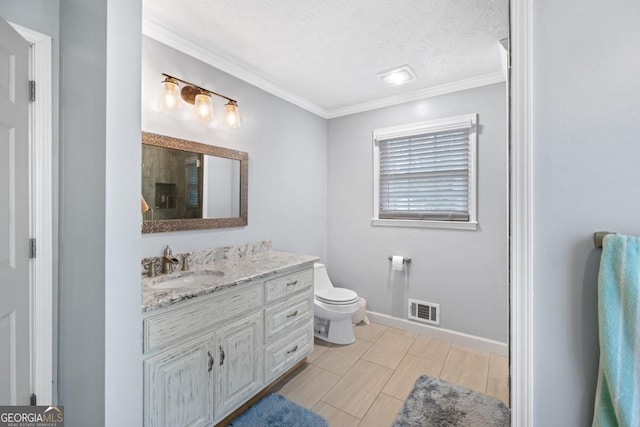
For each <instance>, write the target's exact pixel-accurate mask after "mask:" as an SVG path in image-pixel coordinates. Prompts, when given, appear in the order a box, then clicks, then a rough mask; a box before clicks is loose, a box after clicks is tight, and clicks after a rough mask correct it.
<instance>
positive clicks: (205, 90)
mask: <svg viewBox="0 0 640 427" xmlns="http://www.w3.org/2000/svg"><path fill="white" fill-rule="evenodd" d="M162 75H163V76H165V77H168V78H169V79H172V80H176V81H179V82H181V83H184V84H186V85H189V86H192V87H194V88H196V89H198V90H200V91H201V92H204V93H208V94H210V95H215V96H219V97H220V98H224V99H226V100H227V101H229V102H234V103H236V104H237V103H238V101H236V100H235V99H232V98H229V97H228V96H224V95H222V94H221V93H218V92H214V91H212V90H209V89H205V88H203V87H202V86H198V85H196V84H193V83H191V82H188V81H186V80H182V79H180V78H178V77H174V76H171V75H169V74H167V73H162Z"/></svg>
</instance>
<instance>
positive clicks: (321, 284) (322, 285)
mask: <svg viewBox="0 0 640 427" xmlns="http://www.w3.org/2000/svg"><path fill="white" fill-rule="evenodd" d="M327 288H333V284H331V280H329V275H328V274H327V268H326V267H325V266H324V264H320V263H318V262H316V263H315V264H313V289H314V291H317V290H319V289H327Z"/></svg>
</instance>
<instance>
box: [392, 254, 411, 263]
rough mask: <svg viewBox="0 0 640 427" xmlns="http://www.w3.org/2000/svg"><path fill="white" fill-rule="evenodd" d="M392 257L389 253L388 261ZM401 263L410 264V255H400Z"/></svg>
mask: <svg viewBox="0 0 640 427" xmlns="http://www.w3.org/2000/svg"><path fill="white" fill-rule="evenodd" d="M392 259H393V255H389V261H391V260H392ZM402 263H403V264H411V257H406V256H404V257H402Z"/></svg>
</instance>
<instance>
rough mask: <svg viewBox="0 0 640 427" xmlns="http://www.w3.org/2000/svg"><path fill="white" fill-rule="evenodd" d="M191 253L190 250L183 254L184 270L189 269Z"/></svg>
mask: <svg viewBox="0 0 640 427" xmlns="http://www.w3.org/2000/svg"><path fill="white" fill-rule="evenodd" d="M189 255H191V253H190V252H187V253H186V254H182V270H185V271H186V270H188V269H189Z"/></svg>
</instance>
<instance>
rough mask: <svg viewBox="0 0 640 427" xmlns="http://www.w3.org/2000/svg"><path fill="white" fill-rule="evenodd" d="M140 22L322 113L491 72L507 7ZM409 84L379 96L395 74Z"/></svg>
mask: <svg viewBox="0 0 640 427" xmlns="http://www.w3.org/2000/svg"><path fill="white" fill-rule="evenodd" d="M143 14H144V18H145V20H147V21H149V22H152V23H154V24H155V25H158V26H160V27H163V28H164V29H166V30H168V31H170V32H173V33H175V34H177V35H179V36H180V37H182V38H183V39H186V40H188V41H191V42H193V43H195V44H196V45H199V46H201V47H202V48H203V49H205V50H208V51H210V52H212V53H214V54H216V55H217V56H219V57H223V58H226V59H228V60H229V61H231V62H233V63H236V64H240V65H241V66H242V67H243V68H245V69H249V70H251V72H252V73H255V74H256V75H258V76H260V77H261V78H263V79H266V80H268V81H270V82H271V83H273V84H274V85H276V86H279V87H280V88H283V89H284V90H286V91H288V92H291V93H293V94H295V95H297V96H299V97H301V98H304V99H306V100H307V101H309V102H311V103H313V104H315V105H317V106H319V107H320V108H322V109H324V110H326V111H331V110H336V109H340V108H345V107H349V106H353V105H356V104H362V103H367V102H372V101H375V100H378V99H382V98H387V97H391V96H397V95H401V94H409V93H412V92H415V91H419V90H424V89H426V88H431V87H437V86H440V85H443V84H447V83H452V82H457V81H460V80H465V79H470V78H474V77H478V76H483V75H488V74H491V73H498V72H501V55H500V46H499V40H500V39H503V38H506V37H507V33H508V0H453V1H452V0H339V1H338V0H334V1H326V0H325V1H320V0H261V1H248V0H244V1H241V0H233V1H232V0H181V1H180V2H176V1H175V0H143ZM404 64H408V65H409V66H411V68H413V70H414V72H415V74H416V76H417V80H416V81H413V82H411V83H408V84H406V85H403V86H397V87H387V86H386V85H385V84H384V83H383V82H382V81H381V80H380V78H379V77H377V76H376V74H377V73H380V72H382V71H387V70H389V69H392V68H395V67H398V66H400V65H404Z"/></svg>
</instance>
